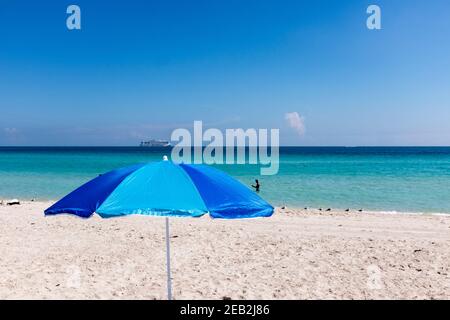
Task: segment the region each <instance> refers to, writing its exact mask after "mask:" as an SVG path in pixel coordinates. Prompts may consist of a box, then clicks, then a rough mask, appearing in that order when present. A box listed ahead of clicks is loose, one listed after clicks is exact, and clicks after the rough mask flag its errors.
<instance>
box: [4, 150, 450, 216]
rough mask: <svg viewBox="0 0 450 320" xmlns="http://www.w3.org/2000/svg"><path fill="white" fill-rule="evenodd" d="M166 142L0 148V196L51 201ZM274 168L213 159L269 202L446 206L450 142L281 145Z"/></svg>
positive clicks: (449, 201)
mask: <svg viewBox="0 0 450 320" xmlns="http://www.w3.org/2000/svg"><path fill="white" fill-rule="evenodd" d="M166 154H167V155H169V156H170V149H165V148H141V147H0V199H10V198H19V199H22V200H29V199H32V198H34V199H36V200H57V199H59V198H61V197H62V196H64V195H65V194H67V193H69V192H70V191H71V190H73V189H75V188H76V187H78V186H79V185H81V184H83V183H84V182H87V181H88V180H89V179H92V178H94V177H96V176H97V175H98V174H100V173H104V172H106V171H109V170H112V169H115V168H118V167H123V166H127V165H130V164H134V163H140V162H152V161H159V160H161V159H162V157H163V155H166ZM279 161H280V162H279V172H278V174H277V175H273V176H261V175H260V166H259V165H216V167H217V168H219V169H221V170H224V171H226V172H228V173H229V174H230V175H232V176H234V177H235V178H237V179H238V180H240V181H241V182H243V183H244V184H246V185H250V184H251V183H253V181H254V179H255V178H256V179H259V181H260V183H261V192H260V195H261V196H262V197H263V198H264V199H266V200H267V201H269V202H270V203H272V204H273V205H275V206H280V205H287V206H292V207H314V208H320V207H322V208H328V207H331V208H337V209H345V208H351V209H360V208H363V209H366V210H379V211H401V212H430V213H431V212H435V213H450V147H351V148H350V147H281V148H280V160H279Z"/></svg>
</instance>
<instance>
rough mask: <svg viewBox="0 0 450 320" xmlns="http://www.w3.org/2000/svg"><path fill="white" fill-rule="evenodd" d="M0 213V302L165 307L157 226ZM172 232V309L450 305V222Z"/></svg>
mask: <svg viewBox="0 0 450 320" xmlns="http://www.w3.org/2000/svg"><path fill="white" fill-rule="evenodd" d="M48 205H49V203H39V202H33V203H32V202H29V203H24V204H22V205H20V206H11V207H10V206H4V205H3V206H0V247H1V255H0V298H1V299H5V298H8V299H13V298H31V299H42V298H44V299H51V298H62V299H85V298H88V299H90V298H94V299H111V298H113V299H114V298H129V299H154V298H156V299H165V298H166V273H165V242H164V219H163V218H157V217H145V216H128V217H123V218H116V219H101V218H100V217H98V216H94V217H93V218H91V219H81V218H78V217H74V216H69V215H59V216H54V217H44V216H43V213H42V212H43V210H44V209H45V208H46V207H47V206H48ZM170 221H171V228H172V232H171V234H172V236H173V238H172V239H171V244H172V247H171V249H172V267H173V274H172V276H173V293H174V298H175V299H202V298H213V299H222V298H223V297H230V298H233V299H254V298H256V299H259V298H261V299H317V298H319V299H342V298H343V299H379V298H394V299H410V298H411V299H423V298H424V299H431V298H433V299H436V298H444V299H449V298H450V216H443V215H441V216H431V215H428V216H426V215H402V214H395V215H387V214H376V213H357V212H350V213H345V212H331V213H319V212H318V211H311V210H309V211H307V212H305V211H303V210H290V209H289V210H288V209H286V210H281V209H279V210H278V211H277V213H276V214H275V215H274V216H273V217H271V218H261V219H247V220H232V221H230V220H212V219H210V218H209V217H203V218H200V219H193V218H173V219H171V220H170Z"/></svg>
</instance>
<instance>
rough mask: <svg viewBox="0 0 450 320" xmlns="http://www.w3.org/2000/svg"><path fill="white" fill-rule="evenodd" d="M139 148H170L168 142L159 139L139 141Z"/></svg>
mask: <svg viewBox="0 0 450 320" xmlns="http://www.w3.org/2000/svg"><path fill="white" fill-rule="evenodd" d="M140 146H141V147H170V146H171V145H170V142H169V141H167V140H161V139H150V140H147V141H141V144H140Z"/></svg>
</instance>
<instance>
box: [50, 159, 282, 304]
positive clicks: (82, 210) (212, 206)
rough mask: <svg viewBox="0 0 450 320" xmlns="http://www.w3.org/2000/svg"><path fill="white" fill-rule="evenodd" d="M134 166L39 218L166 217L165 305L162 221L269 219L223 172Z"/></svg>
mask: <svg viewBox="0 0 450 320" xmlns="http://www.w3.org/2000/svg"><path fill="white" fill-rule="evenodd" d="M164 160H165V161H160V162H152V163H148V164H138V165H134V166H130V167H126V168H120V169H117V170H113V171H110V172H107V173H105V174H102V175H99V176H98V177H96V178H94V179H92V180H91V181H89V182H87V183H86V184H84V185H82V186H81V187H79V188H78V189H76V190H75V191H73V192H71V193H70V194H68V195H67V196H65V197H64V198H62V199H61V200H59V201H58V202H56V203H55V204H54V205H52V206H51V207H50V208H48V209H47V210H45V215H55V214H60V213H69V214H74V215H77V216H80V217H83V218H89V217H90V216H91V215H92V214H93V213H94V212H95V213H97V214H98V215H100V216H101V217H102V218H112V217H118V216H124V215H130V214H143V215H153V216H165V217H166V256H167V290H168V299H171V296H172V295H171V277H170V243H169V220H168V217H200V216H202V215H204V214H209V215H210V216H211V217H212V218H222V219H238V218H254V217H269V216H271V215H272V213H273V210H274V209H273V207H272V206H271V205H270V204H269V203H267V202H266V201H264V200H263V199H262V198H261V197H259V196H258V195H257V194H256V193H255V192H253V191H252V190H250V189H249V188H247V187H246V186H244V185H243V184H242V183H240V182H239V181H237V180H235V179H233V178H232V177H230V176H228V175H227V174H225V173H224V172H222V171H220V170H217V169H214V168H212V167H209V166H206V165H190V164H175V163H173V162H172V161H168V160H167V157H164Z"/></svg>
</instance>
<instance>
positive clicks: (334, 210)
mask: <svg viewBox="0 0 450 320" xmlns="http://www.w3.org/2000/svg"><path fill="white" fill-rule="evenodd" d="M13 199H17V200H19V201H20V204H19V205H12V207H14V206H21V205H26V204H32V203H41V204H46V205H48V206H51V205H52V204H54V203H55V202H57V201H58V200H59V199H58V200H40V199H38V200H22V199H21V198H10V199H0V206H7V205H6V202H7V201H11V200H13ZM274 208H275V210H276V211H283V210H294V211H296V212H304V213H312V214H325V213H344V214H345V213H356V214H372V215H373V214H380V215H413V216H414V215H417V216H429V215H431V216H450V212H425V211H399V210H371V209H367V210H366V209H362V211H359V209H351V208H349V211H346V210H347V209H342V208H330V209H331V210H330V211H327V209H328V208H322V210H319V209H320V208H310V207H308V209H306V210H305V209H304V207H298V206H287V205H280V206H274ZM283 208H285V209H283Z"/></svg>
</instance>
